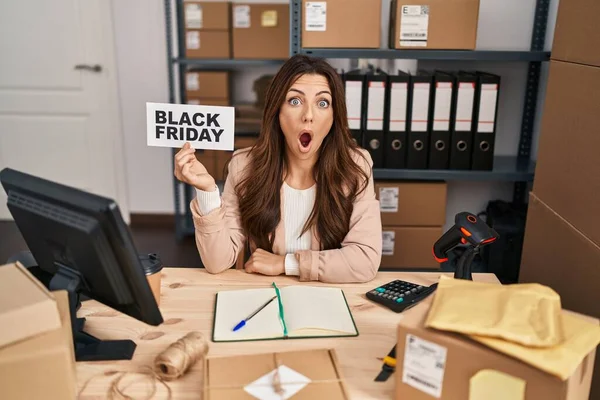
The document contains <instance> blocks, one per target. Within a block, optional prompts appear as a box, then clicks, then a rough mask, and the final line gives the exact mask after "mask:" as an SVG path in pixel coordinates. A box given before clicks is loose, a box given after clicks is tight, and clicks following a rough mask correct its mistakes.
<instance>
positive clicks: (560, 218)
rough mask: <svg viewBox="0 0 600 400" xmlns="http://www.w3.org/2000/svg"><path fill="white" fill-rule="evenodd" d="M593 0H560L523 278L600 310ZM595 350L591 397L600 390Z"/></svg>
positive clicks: (598, 72)
mask: <svg viewBox="0 0 600 400" xmlns="http://www.w3.org/2000/svg"><path fill="white" fill-rule="evenodd" d="M599 15H600V2H598V1H597V0H561V2H560V5H559V9H558V17H557V23H556V31H555V37H554V45H553V49H552V60H551V62H550V73H549V78H548V88H547V93H546V99H545V106H544V110H543V120H542V124H541V131H540V141H539V155H538V159H537V166H536V174H535V181H534V185H533V191H532V193H531V194H530V201H529V209H528V215H527V224H526V230H525V240H524V244H523V257H522V262H521V271H520V281H521V282H540V283H542V284H545V285H548V286H550V287H552V288H553V289H555V290H556V291H557V292H558V293H559V294H560V296H561V299H562V303H563V306H564V307H565V308H568V309H572V310H574V311H577V312H581V313H584V314H587V315H590V316H593V317H596V318H599V317H600V202H599V201H598V198H599V197H600V162H599V161H598V148H600V135H598V126H599V125H600V112H599V111H600V52H598V48H599V47H600V31H598V27H597V25H598V16H599ZM598 359H600V358H598V357H597V358H596V367H595V377H594V383H593V388H592V395H591V397H590V398H593V399H598V398H600V362H599V361H598Z"/></svg>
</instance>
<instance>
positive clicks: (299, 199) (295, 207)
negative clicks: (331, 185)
mask: <svg viewBox="0 0 600 400" xmlns="http://www.w3.org/2000/svg"><path fill="white" fill-rule="evenodd" d="M316 194H317V186H316V185H313V186H312V187H310V188H308V189H304V190H299V189H294V188H292V187H291V186H289V185H288V184H287V183H285V182H284V183H283V195H284V198H285V201H284V202H283V205H284V210H283V212H284V220H285V252H286V256H285V273H286V275H300V272H299V269H298V260H296V257H294V253H295V252H296V251H298V250H310V242H311V239H310V231H307V232H305V233H304V234H303V235H302V236H300V233H301V232H302V228H303V227H304V224H306V221H307V220H308V217H309V216H310V212H311V211H312V209H313V206H314V204H315V198H316ZM196 196H197V197H196V198H197V201H198V206H199V208H200V212H201V213H202V215H206V214H208V213H209V212H211V211H212V210H214V209H215V208H219V207H220V206H221V195H220V193H219V188H218V187H217V188H216V190H214V191H213V192H205V191H202V190H198V189H196Z"/></svg>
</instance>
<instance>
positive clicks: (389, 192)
mask: <svg viewBox="0 0 600 400" xmlns="http://www.w3.org/2000/svg"><path fill="white" fill-rule="evenodd" d="M379 208H380V209H381V212H391V213H395V212H398V188H397V187H390V188H379Z"/></svg>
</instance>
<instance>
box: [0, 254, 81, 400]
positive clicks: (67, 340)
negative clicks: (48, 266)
mask: <svg viewBox="0 0 600 400" xmlns="http://www.w3.org/2000/svg"><path fill="white" fill-rule="evenodd" d="M3 268H11V269H17V268H18V267H16V264H11V265H6V266H3V267H0V270H2V269H3ZM25 273H26V274H29V273H28V272H27V271H25ZM29 275H30V274H29ZM30 276H31V275H30ZM31 278H32V279H35V278H33V277H32V276H31ZM0 286H1V287H2V288H1V289H0V292H5V291H6V292H8V291H9V290H8V289H7V287H11V282H9V281H8V280H1V279H0ZM31 291H41V292H45V293H44V295H45V296H50V297H52V299H53V300H52V304H53V309H52V308H47V309H46V310H45V311H43V312H42V311H40V310H37V311H36V316H35V319H34V321H35V322H36V325H38V329H39V333H38V334H36V335H34V336H28V337H24V338H21V339H20V340H16V341H12V342H11V343H8V344H6V342H5V344H4V345H3V346H0V377H2V378H1V381H2V384H0V399H10V400H32V399H44V400H69V399H75V395H76V376H75V355H74V351H73V339H72V333H71V316H70V312H69V301H68V295H67V292H66V291H57V292H53V293H50V292H48V291H47V290H46V289H45V288H43V287H41V288H40V287H39V286H38V284H37V283H36V282H34V281H31V282H30V283H29V288H26V289H25V290H24V291H21V292H16V293H15V292H14V291H13V292H12V296H13V299H14V300H15V302H18V301H19V300H20V299H21V298H25V297H30V296H29V295H28V294H26V293H30V292H31ZM4 306H5V307H3V308H4V310H5V311H6V309H7V307H6V304H4ZM13 310H14V311H13V313H12V316H13V322H11V324H12V325H21V326H24V324H18V323H17V321H18V320H19V319H20V314H21V313H22V311H23V309H20V308H14V309H13ZM38 311H40V312H38ZM28 317H29V316H28ZM49 317H52V318H56V319H57V320H58V321H59V326H58V327H53V328H52V329H46V328H48V327H49V325H48V319H49ZM51 325H52V326H53V324H51ZM8 326H9V325H5V324H3V325H2V328H1V329H0V336H1V335H3V334H4V333H6V328H7V327H8ZM42 328H44V329H42Z"/></svg>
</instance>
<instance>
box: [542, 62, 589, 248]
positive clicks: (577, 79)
mask: <svg viewBox="0 0 600 400" xmlns="http://www.w3.org/2000/svg"><path fill="white" fill-rule="evenodd" d="M598 104H600V68H598V67H589V66H585V65H580V64H571V63H566V62H562V61H551V62H550V73H549V78H548V88H547V92H546V100H545V105H544V112H543V116H542V124H541V133H540V135H541V136H540V142H539V151H538V158H537V166H536V170H535V181H534V184H533V192H534V193H535V194H536V195H537V197H539V198H540V199H542V200H543V201H544V202H545V203H547V204H548V206H549V207H550V208H552V209H553V210H555V211H556V212H557V213H558V214H560V216H561V217H562V218H564V219H565V220H567V221H568V222H569V223H571V224H573V225H574V226H575V227H576V228H577V229H578V230H580V231H581V232H582V233H583V234H584V235H586V236H588V237H589V238H590V239H591V240H592V241H593V242H594V243H596V244H600V202H599V201H598V198H599V197H600V179H598V176H600V162H598V150H597V149H598V148H600V135H598V126H599V125H600V113H598Z"/></svg>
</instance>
